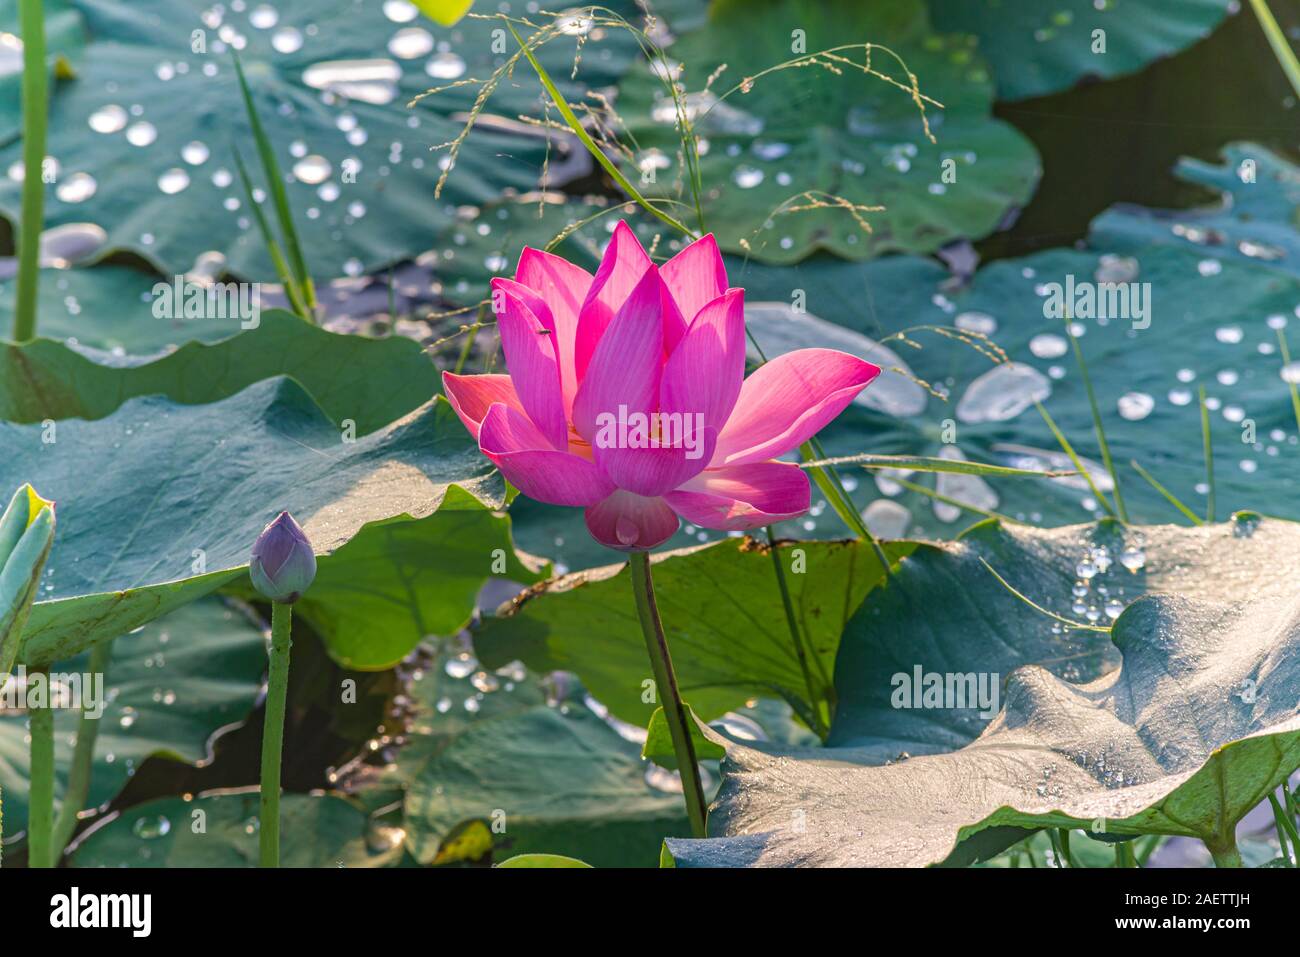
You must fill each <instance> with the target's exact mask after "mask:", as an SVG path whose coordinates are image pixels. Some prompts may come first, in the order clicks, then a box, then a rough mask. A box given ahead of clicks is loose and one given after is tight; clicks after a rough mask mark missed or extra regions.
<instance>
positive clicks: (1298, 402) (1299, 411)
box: [1277, 329, 1300, 430]
mask: <svg viewBox="0 0 1300 957" xmlns="http://www.w3.org/2000/svg"><path fill="white" fill-rule="evenodd" d="M1277 345H1278V349H1279V350H1280V351H1281V353H1282V366H1283V368H1285V367H1286V366H1289V365H1290V364H1291V350H1290V349H1288V348H1287V344H1286V336H1284V335H1282V330H1281V329H1279V330H1277ZM1287 386H1288V387H1289V388H1290V389H1291V413H1292V414H1293V415H1294V416H1295V427H1296V429H1298V430H1300V389H1296V384H1295V383H1294V382H1288V383H1287Z"/></svg>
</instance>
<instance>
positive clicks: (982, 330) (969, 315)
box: [952, 312, 998, 336]
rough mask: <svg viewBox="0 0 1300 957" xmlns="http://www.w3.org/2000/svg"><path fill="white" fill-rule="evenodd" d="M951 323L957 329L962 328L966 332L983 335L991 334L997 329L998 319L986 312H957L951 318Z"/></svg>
mask: <svg viewBox="0 0 1300 957" xmlns="http://www.w3.org/2000/svg"><path fill="white" fill-rule="evenodd" d="M952 324H953V325H954V326H956V327H957V328H958V329H964V330H965V331H966V332H976V333H979V334H980V335H984V336H991V335H993V334H994V333H995V332H997V331H998V321H997V320H996V319H994V318H993V317H992V316H990V315H989V314H988V313H987V312H963V313H959V314H958V315H957V317H956V318H955V319H953V321H952Z"/></svg>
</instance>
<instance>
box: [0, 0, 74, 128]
mask: <svg viewBox="0 0 1300 957" xmlns="http://www.w3.org/2000/svg"><path fill="white" fill-rule="evenodd" d="M19 2H20V0H0V34H8V36H5V37H3V38H0V142H4V143H7V142H9V140H10V139H11V138H13V137H15V136H19V135H21V131H22V126H23V111H22V86H23V60H22V51H23V46H22V42H21V40H20V36H21V34H22V30H20V29H19V26H18V22H19V17H18V5H19ZM41 8H42V13H43V14H44V17H45V57H46V60H47V62H48V63H49V65H50V73H51V77H52V84H57V82H58V76H57V73H56V68H59V69H58V72H66V71H67V70H68V69H70V68H73V67H74V65H75V64H76V63H77V61H79V60H80V57H81V51H82V48H83V46H84V45H85V42H86V27H85V22H84V21H83V20H82V17H81V14H80V13H79V12H78V11H77V10H76V9H75V8H74V7H73V5H72V4H71V3H69V2H67V0H45V2H43V3H42V4H41Z"/></svg>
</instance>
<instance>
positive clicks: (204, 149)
mask: <svg viewBox="0 0 1300 957" xmlns="http://www.w3.org/2000/svg"><path fill="white" fill-rule="evenodd" d="M210 155H211V151H210V150H209V149H208V146H207V144H206V143H203V142H200V141H199V140H192V141H190V142H189V143H186V144H185V145H184V146H182V147H181V159H183V160H185V162H187V163H189V164H190V165H191V166H202V165H203V164H204V163H206V162H207V161H208V156H210Z"/></svg>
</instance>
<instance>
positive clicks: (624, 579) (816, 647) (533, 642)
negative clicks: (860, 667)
mask: <svg viewBox="0 0 1300 957" xmlns="http://www.w3.org/2000/svg"><path fill="white" fill-rule="evenodd" d="M912 547H913V546H912V544H911V543H890V544H888V545H886V546H885V548H886V549H887V552H886V554H887V555H889V557H890V558H891V560H896V559H897V558H898V557H899V556H901V555H905V554H907V553H908V552H909V551H911V549H912ZM781 558H782V562H783V563H784V566H785V573H786V574H785V578H786V582H787V584H788V587H789V589H790V597H791V600H792V602H793V604H794V609H795V615H796V617H797V620H798V622H799V626H800V629H801V630H802V633H803V636H804V640H805V641H806V642H807V647H808V648H809V649H810V655H809V657H810V659H811V667H812V669H813V673H814V676H815V680H817V679H820V680H822V681H826V680H827V678H828V676H829V674H830V672H831V667H832V665H833V663H834V660H835V651H836V648H837V647H838V645H839V638H840V632H841V631H842V629H843V627H844V623H845V622H846V621H848V619H849V617H850V616H851V615H852V614H853V613H854V611H855V610H856V609H857V607H858V604H859V603H860V602H861V601H862V598H863V596H864V595H866V594H867V593H868V592H869V591H870V590H871V589H872V588H874V587H875V586H876V585H877V584H878V583H879V582H880V580H881V578H882V577H883V570H882V569H881V567H880V562H879V561H878V560H877V558H876V556H875V553H874V551H873V550H872V549H871V548H870V547H869V546H867V545H865V544H863V543H860V542H793V543H788V544H785V545H783V546H782V548H781ZM653 562H654V564H653V566H652V567H653V573H654V579H655V591H656V594H657V596H658V602H659V612H660V615H661V617H662V618H663V623H664V631H665V633H666V635H667V636H668V643H669V645H670V647H671V649H672V656H673V666H674V668H675V670H676V672H677V679H678V682H679V684H680V685H681V689H682V694H683V696H684V697H685V698H686V699H687V700H688V701H689V702H690V704H691V707H692V708H694V709H695V712H696V714H698V715H699V716H700V717H701V718H702V719H704V720H706V721H707V720H710V719H712V718H715V717H717V716H718V715H721V714H723V713H725V712H727V711H730V710H732V709H735V708H738V707H740V705H742V704H744V703H745V701H747V700H748V699H750V698H753V697H754V696H757V695H764V696H767V697H783V698H787V699H793V700H796V701H807V699H808V694H807V691H806V685H805V682H804V679H803V673H802V671H801V670H800V668H799V659H798V658H797V657H796V655H795V649H794V645H793V642H792V640H791V637H790V631H789V627H788V625H787V624H786V618H785V612H784V610H783V607H782V604H781V594H780V591H779V590H778V588H777V582H776V572H775V569H774V568H773V566H772V556H771V553H770V552H769V551H768V547H767V546H766V545H760V544H758V543H756V542H754V541H752V540H750V539H747V538H746V539H725V540H723V541H720V542H714V543H712V544H709V545H703V546H697V547H695V548H690V549H683V550H679V551H674V552H668V553H663V554H660V555H657V556H655V557H654V559H653ZM626 567H627V566H626V565H610V566H607V567H604V568H596V569H591V570H589V571H582V572H574V573H572V574H569V575H566V576H563V577H561V578H557V579H554V580H552V581H549V582H545V583H543V584H540V585H537V586H535V587H534V588H532V589H530V590H529V591H527V592H524V593H523V594H522V595H521V596H519V597H518V598H516V599H515V600H514V601H513V602H512V603H511V604H510V605H508V606H504V607H503V608H502V610H501V617H499V618H495V619H490V620H488V621H487V622H485V624H484V627H483V630H482V631H481V632H479V634H478V635H477V636H476V639H475V643H476V647H477V648H478V651H479V655H480V656H481V657H482V658H483V660H484V661H485V662H486V663H488V664H489V665H490V666H493V667H495V666H499V665H502V664H505V663H506V662H508V661H510V660H511V659H514V658H518V659H521V660H522V661H523V662H524V663H525V664H527V665H528V666H529V667H531V668H535V669H537V670H539V671H550V670H553V669H563V670H567V671H573V672H576V673H577V674H578V676H579V677H580V678H581V679H582V681H583V683H584V684H586V686H587V687H588V688H589V689H590V690H591V693H592V694H593V695H595V697H596V698H597V699H598V700H600V701H601V702H603V703H604V704H605V705H606V706H608V708H609V709H610V711H612V712H613V713H614V714H616V715H618V716H619V717H620V718H622V719H624V720H625V721H629V722H631V723H633V724H637V725H640V726H642V727H644V726H645V725H647V724H648V723H649V721H650V716H651V715H652V714H653V713H654V710H655V708H656V707H658V702H657V701H646V700H645V699H644V698H643V695H644V692H645V682H646V681H648V680H650V678H651V674H650V664H649V660H648V659H647V657H646V648H645V638H644V636H643V635H642V632H641V626H640V624H639V622H638V619H637V615H636V609H635V607H634V606H633V603H632V584H631V581H630V580H629V578H628V574H627V572H626Z"/></svg>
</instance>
